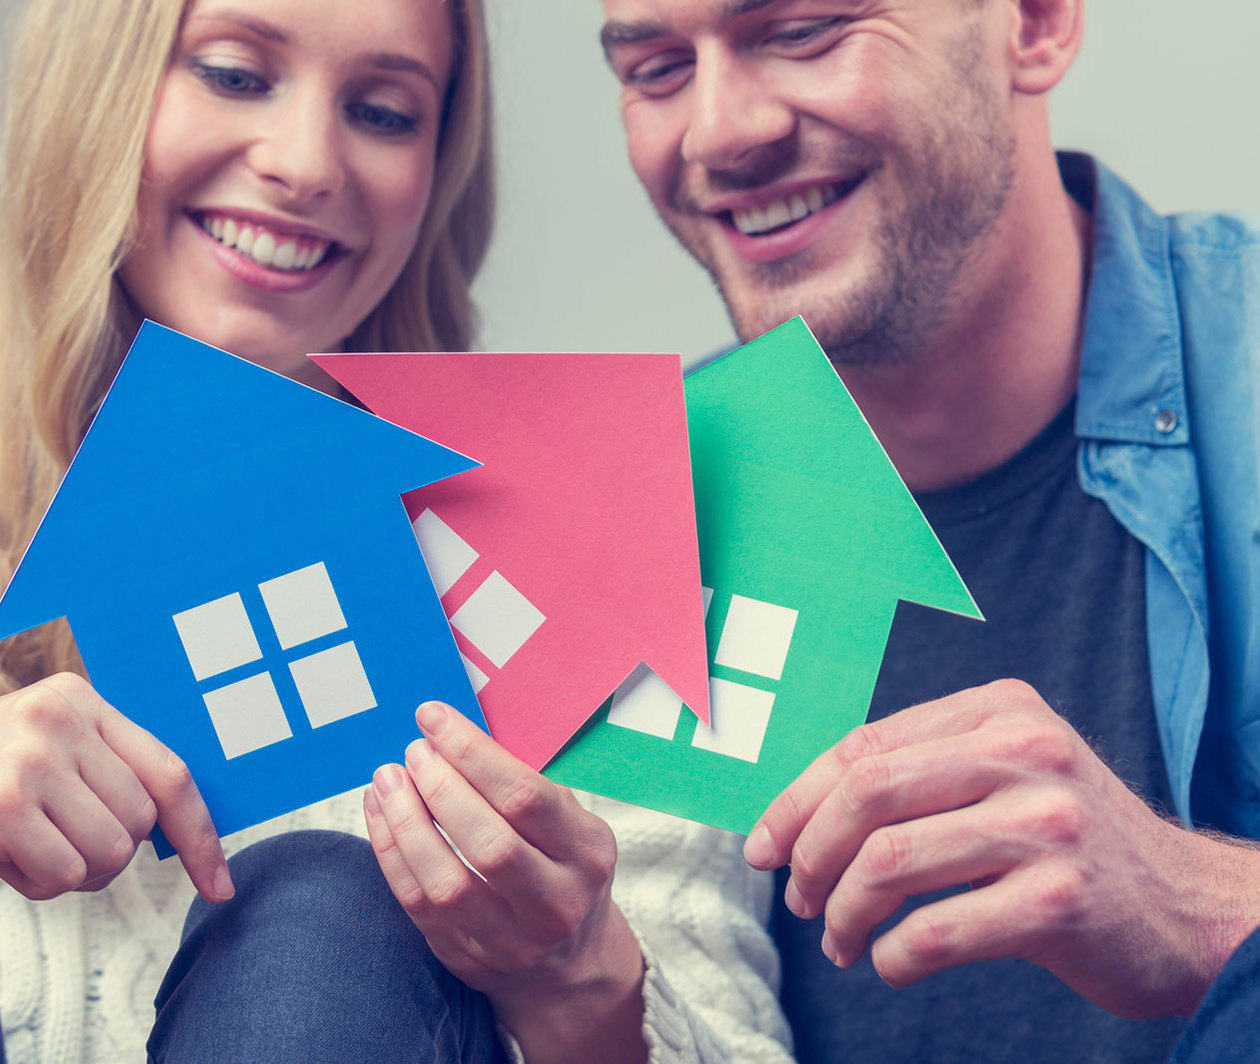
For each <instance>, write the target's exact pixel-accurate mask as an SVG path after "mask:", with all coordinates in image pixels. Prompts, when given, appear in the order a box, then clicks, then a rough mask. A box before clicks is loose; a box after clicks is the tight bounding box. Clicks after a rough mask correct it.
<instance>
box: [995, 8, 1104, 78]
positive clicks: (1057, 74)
mask: <svg viewBox="0 0 1260 1064" xmlns="http://www.w3.org/2000/svg"><path fill="white" fill-rule="evenodd" d="M1009 2H1010V4H1011V6H1012V8H1013V9H1014V15H1015V18H1014V20H1013V21H1012V24H1011V38H1010V41H1009V43H1008V47H1009V54H1010V59H1011V87H1012V88H1013V89H1015V91H1016V92H1023V93H1027V94H1028V95H1030V96H1036V95H1040V94H1041V93H1044V92H1049V91H1050V90H1051V89H1052V88H1054V86H1055V85H1057V84H1058V83H1059V80H1060V79H1061V78H1062V77H1063V75H1064V74H1066V73H1067V71H1068V67H1070V66H1071V65H1072V60H1073V59H1075V58H1076V54H1077V53H1078V52H1079V51H1080V50H1081V35H1082V33H1083V31H1084V26H1085V10H1084V8H1085V0H1009Z"/></svg>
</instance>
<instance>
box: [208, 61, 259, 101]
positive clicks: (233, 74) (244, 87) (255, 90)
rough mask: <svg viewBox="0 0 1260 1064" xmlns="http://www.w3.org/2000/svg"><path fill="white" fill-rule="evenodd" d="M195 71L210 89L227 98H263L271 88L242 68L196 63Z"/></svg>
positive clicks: (255, 75)
mask: <svg viewBox="0 0 1260 1064" xmlns="http://www.w3.org/2000/svg"><path fill="white" fill-rule="evenodd" d="M193 70H194V72H195V73H196V75H197V76H198V77H199V78H201V80H202V81H204V82H205V83H206V84H207V85H209V86H210V88H212V89H214V90H215V91H216V92H220V93H223V94H224V95H225V96H261V95H262V94H263V93H265V92H266V91H267V90H268V89H270V88H271V86H270V85H268V84H267V82H266V81H264V80H263V79H262V78H260V77H259V76H258V75H257V74H254V73H251V72H250V71H248V70H244V69H242V68H241V67H229V66H215V65H213V64H211V63H194V64H193Z"/></svg>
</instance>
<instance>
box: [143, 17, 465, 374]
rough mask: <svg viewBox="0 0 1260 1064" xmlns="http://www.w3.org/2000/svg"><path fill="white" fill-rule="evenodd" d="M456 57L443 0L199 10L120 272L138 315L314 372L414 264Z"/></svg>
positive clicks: (267, 362) (164, 109)
mask: <svg viewBox="0 0 1260 1064" xmlns="http://www.w3.org/2000/svg"><path fill="white" fill-rule="evenodd" d="M451 61H452V40H451V23H450V14H449V8H448V7H447V5H446V3H445V0H192V2H191V3H190V4H189V5H188V9H187V11H186V13H185V16H184V21H183V25H182V27H181V29H180V34H179V38H178V40H177V42H176V46H175V50H174V53H173V56H172V60H171V63H170V66H169V68H168V69H167V72H166V74H165V77H164V80H163V82H162V86H161V89H160V91H159V94H158V99H157V104H156V108H155V111H154V114H153V121H152V124H151V125H150V127H149V133H148V139H147V141H146V145H145V165H144V178H143V181H142V183H141V188H140V194H139V197H138V199H137V210H138V216H139V222H140V229H139V240H138V243H137V246H136V247H135V249H134V250H133V251H131V252H130V253H129V254H128V256H127V257H126V259H125V260H124V262H123V264H122V266H121V268H120V270H119V276H120V278H121V280H122V283H123V286H124V287H125V289H126V290H127V293H128V294H129V295H130V297H131V299H132V300H133V302H134V303H135V304H136V306H137V307H138V309H139V310H140V311H141V312H142V313H143V314H145V315H146V316H147V317H150V318H153V319H154V320H156V321H159V322H161V323H162V324H164V325H168V326H170V327H171V328H174V329H178V330H180V331H181V332H184V333H188V334H189V335H191V336H194V337H196V338H197V339H199V340H204V341H206V342H207V343H211V344H214V345H216V346H218V347H222V348H224V349H225V350H228V351H231V352H232V353H234V354H237V355H240V356H242V357H244V358H248V359H250V360H251V361H253V362H257V363H259V364H260V365H264V366H267V367H268V368H269V369H274V370H277V371H278V372H281V373H285V374H289V375H291V376H307V375H308V373H310V372H311V370H313V366H312V364H310V363H307V362H305V360H304V358H303V356H304V355H305V354H307V353H308V352H316V351H327V350H332V349H335V348H336V347H338V346H339V345H340V343H341V341H342V340H343V339H344V338H345V337H346V336H348V335H349V334H350V333H351V332H352V331H353V329H354V328H355V326H357V325H358V324H359V323H360V322H361V321H362V320H363V319H364V318H365V317H366V316H367V314H368V313H369V311H371V310H372V308H373V307H375V306H376V304H377V303H378V302H380V300H381V299H382V297H383V296H384V295H385V293H386V292H387V291H388V290H389V288H390V286H391V285H392V284H393V282H394V280H395V278H397V276H398V273H399V271H400V270H401V269H402V267H403V264H404V263H405V262H406V260H407V258H408V257H409V255H410V254H411V251H412V248H413V246H414V245H415V242H416V236H417V233H418V232H419V229H420V222H421V220H422V218H423V217H424V212H425V207H426V205H427V203H428V200H429V192H430V190H431V188H432V183H433V168H434V160H435V156H436V152H437V141H438V133H439V124H440V122H441V116H442V103H443V100H444V98H445V94H446V86H447V81H448V79H449V77H450V71H451ZM308 367H309V369H308ZM311 375H312V376H313V375H315V374H311Z"/></svg>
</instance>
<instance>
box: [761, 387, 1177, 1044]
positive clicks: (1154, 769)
mask: <svg viewBox="0 0 1260 1064" xmlns="http://www.w3.org/2000/svg"><path fill="white" fill-rule="evenodd" d="M1073 412H1074V404H1072V405H1069V406H1068V408H1067V409H1065V410H1064V411H1063V412H1062V413H1061V414H1060V415H1059V416H1058V417H1057V418H1056V419H1055V420H1054V422H1053V423H1052V424H1051V425H1050V426H1048V427H1047V428H1046V429H1045V430H1044V431H1043V432H1042V433H1041V434H1040V435H1039V436H1038V437H1037V439H1035V440H1034V441H1033V442H1032V443H1030V444H1029V445H1028V446H1027V447H1026V448H1025V449H1024V451H1022V452H1021V453H1020V454H1018V455H1016V456H1015V457H1014V458H1012V459H1011V460H1010V461H1009V462H1007V463H1005V464H1004V465H1002V466H1001V467H999V468H998V469H995V470H993V471H992V472H990V473H988V474H986V475H985V476H983V477H981V478H980V479H979V480H977V481H975V482H973V483H971V484H968V485H965V486H963V487H961V488H958V489H955V490H950V491H945V492H935V493H928V494H924V495H921V496H919V502H920V505H922V507H923V510H924V513H925V514H926V515H927V517H928V519H929V520H930V521H931V522H932V526H933V527H934V528H935V529H936V532H937V534H938V535H939V536H940V538H941V542H942V543H943V544H944V545H945V548H946V550H948V551H949V554H950V557H951V558H953V560H954V562H955V564H956V565H957V566H958V570H959V572H960V573H961V574H962V577H963V579H964V580H965V581H966V582H967V585H968V587H969V588H970V589H971V591H972V594H973V595H974V596H975V599H976V602H977V603H978V604H979V606H980V609H981V611H982V612H983V613H984V615H985V617H986V618H987V623H984V624H979V623H977V622H975V621H969V620H965V619H962V618H959V617H955V616H952V615H950V614H945V613H939V612H937V611H934V610H928V609H925V608H923V607H920V606H914V605H910V604H907V603H902V604H901V605H900V606H899V607H898V611H897V616H896V620H895V621H894V623H893V629H892V636H891V639H890V641H889V644H888V649H887V653H886V654H885V657H884V663H883V667H882V669H881V672H880V675H879V682H878V684H877V685H876V688H875V694H874V698H873V700H872V704H871V718H872V719H876V718H879V717H883V716H886V715H888V714H889V713H893V712H896V711H897V710H899V709H902V708H904V707H906V706H910V705H914V704H916V703H919V702H924V701H927V700H929V699H933V698H937V697H940V696H942V695H945V694H948V693H950V692H953V691H959V690H962V689H964V688H967V687H974V686H977V685H979V684H983V683H987V682H989V681H990V680H994V679H998V678H1000V677H1017V678H1019V679H1022V680H1026V681H1027V682H1029V683H1030V684H1032V685H1033V687H1035V688H1036V689H1037V690H1038V691H1039V692H1040V693H1041V695H1042V697H1043V698H1045V700H1046V701H1047V702H1048V703H1049V704H1050V705H1051V706H1052V707H1054V709H1056V710H1057V711H1058V712H1059V713H1060V714H1062V716H1063V717H1065V718H1066V719H1067V720H1068V721H1069V722H1070V723H1071V724H1072V725H1073V727H1075V728H1076V729H1077V731H1079V732H1080V733H1081V734H1082V735H1083V736H1085V737H1086V738H1087V739H1088V740H1089V741H1090V743H1091V744H1092V745H1093V746H1094V748H1095V749H1096V750H1097V751H1098V753H1099V754H1100V756H1101V757H1102V758H1103V760H1104V761H1106V762H1107V764H1108V765H1110V766H1111V767H1112V769H1113V770H1114V771H1115V772H1116V773H1117V774H1118V775H1119V776H1120V777H1121V778H1122V779H1124V780H1125V781H1126V782H1128V783H1129V784H1130V785H1131V786H1133V787H1134V788H1135V789H1136V790H1137V791H1138V792H1139V793H1141V794H1142V795H1143V796H1145V797H1146V798H1147V799H1148V800H1150V801H1152V802H1154V803H1156V804H1158V805H1159V806H1161V807H1162V808H1164V809H1168V808H1171V798H1170V794H1169V787H1168V781H1167V774H1166V772H1165V770H1164V762H1163V756H1162V753H1161V751H1160V744H1159V736H1158V734H1157V732H1156V728H1155V719H1154V711H1153V709H1152V705H1151V692H1150V677H1149V672H1148V663H1147V652H1146V622H1145V584H1144V568H1145V562H1144V551H1143V548H1142V546H1141V544H1140V543H1138V542H1137V541H1136V540H1135V539H1133V537H1132V536H1130V535H1129V533H1128V532H1127V531H1126V530H1125V529H1124V528H1123V527H1122V526H1121V525H1120V524H1119V523H1118V522H1117V521H1116V520H1115V519H1114V518H1113V517H1112V516H1111V514H1110V512H1109V511H1108V510H1107V508H1106V506H1104V505H1103V504H1102V503H1101V502H1099V501H1098V500H1096V499H1092V498H1090V497H1089V496H1087V495H1086V494H1085V493H1084V492H1083V491H1081V489H1080V485H1079V483H1078V481H1077V477H1076V464H1075V452H1076V439H1075V436H1074V435H1073V431H1072V417H1073ZM785 882H786V876H785V875H780V880H779V887H780V889H779V891H778V901H777V902H776V908H775V912H774V916H773V932H774V935H775V938H776V941H777V942H778V945H779V950H780V953H781V955H782V959H783V991H782V995H781V997H782V1001H783V1005H784V1008H785V1009H786V1011H787V1015H788V1019H789V1021H790V1022H791V1024H792V1029H793V1032H794V1035H795V1039H796V1046H797V1057H798V1059H799V1060H800V1061H801V1062H802V1064H896V1062H900V1061H914V1062H928V1064H951V1062H958V1064H964V1062H965V1064H980V1062H988V1061H1004V1062H1005V1061H1010V1062H1015V1064H1042V1062H1045V1064H1051V1062H1053V1064H1063V1062H1065V1061H1071V1062H1074V1064H1075V1062H1099V1064H1101V1062H1104V1061H1105V1062H1109V1064H1110V1062H1120V1061H1123V1062H1134V1064H1137V1062H1143V1064H1146V1062H1154V1061H1162V1060H1164V1059H1165V1058H1166V1057H1167V1055H1168V1052H1169V1050H1170V1049H1171V1047H1172V1044H1173V1043H1174V1042H1175V1041H1176V1039H1177V1036H1178V1033H1179V1032H1180V1030H1181V1028H1182V1026H1183V1025H1184V1022H1185V1021H1183V1020H1181V1019H1178V1018H1168V1019H1163V1020H1148V1021H1138V1020H1122V1019H1118V1018H1116V1017H1114V1016H1111V1015H1110V1014H1108V1013H1106V1012H1104V1011H1103V1010H1102V1009H1100V1008H1097V1007H1096V1006H1094V1005H1092V1004H1090V1003H1089V1002H1087V1001H1085V1000H1084V999H1083V998H1080V997H1078V996H1077V995H1076V994H1075V993H1074V992H1072V991H1071V990H1069V989H1068V988H1067V987H1066V986H1064V985H1063V984H1062V983H1060V982H1059V981H1058V980H1057V979H1055V978H1054V977H1053V976H1052V975H1050V974H1049V973H1048V972H1046V971H1044V970H1043V969H1041V968H1038V967H1035V966H1034V965H1031V964H1028V963H1025V962H1023V961H989V962H981V963H977V964H972V965H967V966H964V967H961V968H955V969H951V970H949V971H946V972H943V973H941V974H939V975H936V976H931V977H929V978H927V979H925V980H923V981H921V982H920V983H918V984H916V985H914V986H911V987H907V988H904V989H901V990H892V989H890V988H889V987H887V986H885V985H884V983H883V982H882V981H881V980H880V979H879V977H878V976H877V975H876V974H875V971H874V969H873V967H872V966H871V963H870V959H869V955H868V957H866V958H864V959H863V961H862V962H861V963H859V964H858V965H856V966H855V967H854V968H852V969H849V970H847V971H841V970H839V969H837V968H834V967H833V966H832V965H831V964H829V963H828V961H827V960H826V958H825V957H824V956H823V955H822V951H821V949H820V948H819V943H820V941H821V939H822V932H823V927H822V921H821V920H812V921H802V920H799V919H797V918H796V917H794V916H792V914H791V913H790V912H788V910H787V909H786V907H784V905H783V900H782V887H783V885H784V883H785ZM930 898H931V896H929V897H928V898H919V899H912V900H911V902H910V903H908V905H910V906H914V905H919V904H923V902H924V901H925V900H930ZM905 911H907V910H903V911H902V912H901V913H899V914H898V915H897V917H896V918H894V919H899V918H900V917H901V916H902V915H904V913H905ZM885 926H891V922H890V924H888V925H885Z"/></svg>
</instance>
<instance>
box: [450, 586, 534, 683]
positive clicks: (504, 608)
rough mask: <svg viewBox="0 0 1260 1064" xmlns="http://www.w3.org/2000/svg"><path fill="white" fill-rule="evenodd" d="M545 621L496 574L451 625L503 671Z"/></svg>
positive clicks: (527, 600)
mask: <svg viewBox="0 0 1260 1064" xmlns="http://www.w3.org/2000/svg"><path fill="white" fill-rule="evenodd" d="M546 619H547V618H546V617H544V616H543V615H542V614H541V613H540V612H539V611H538V608H537V607H536V606H535V605H534V604H533V603H532V602H530V601H529V599H527V598H526V597H525V596H524V595H522V594H521V593H520V592H519V591H517V590H516V588H514V587H513V586H512V585H511V584H509V583H508V582H507V581H506V580H505V579H504V578H503V577H502V576H501V575H500V574H499V572H498V570H495V571H494V572H492V573H491V574H490V575H489V576H488V577H486V579H485V582H484V583H483V584H482V585H481V586H480V587H479V588H477V590H476V591H474V592H473V593H472V594H471V595H469V596H468V601H467V602H465V603H464V604H463V605H462V606H460V608H459V609H457V610H456V611H455V613H454V615H453V616H452V617H451V624H452V625H453V626H454V627H455V628H457V629H459V631H460V632H461V633H463V635H464V637H465V638H466V639H468V640H469V641H470V642H471V643H472V644H473V646H475V647H476V648H477V649H478V650H480V651H481V653H483V654H484V655H485V656H486V657H487V658H488V659H489V660H490V662H491V663H492V664H493V665H494V667H495V668H496V669H501V668H503V666H504V665H506V664H507V663H508V660H509V659H510V658H511V657H512V655H513V654H515V653H516V652H517V651H518V650H520V649H521V647H523V646H524V645H525V640H527V639H528V638H529V637H530V636H531V635H533V634H534V633H535V632H536V631H538V628H539V626H540V625H541V624H542V623H543V621H545V620H546Z"/></svg>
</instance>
